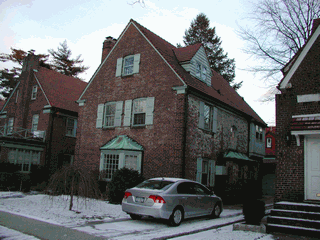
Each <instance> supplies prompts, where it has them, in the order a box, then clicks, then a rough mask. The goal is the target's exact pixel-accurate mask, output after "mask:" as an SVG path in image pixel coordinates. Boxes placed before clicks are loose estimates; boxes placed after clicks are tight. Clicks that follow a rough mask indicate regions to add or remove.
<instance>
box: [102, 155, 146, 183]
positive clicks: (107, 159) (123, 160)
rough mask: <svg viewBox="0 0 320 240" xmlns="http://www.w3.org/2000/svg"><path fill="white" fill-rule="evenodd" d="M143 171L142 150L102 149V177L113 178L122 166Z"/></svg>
mask: <svg viewBox="0 0 320 240" xmlns="http://www.w3.org/2000/svg"><path fill="white" fill-rule="evenodd" d="M124 167H126V168H129V169H133V170H137V171H139V172H140V171H141V152H140V151H127V150H102V153H101V158H100V171H102V172H101V176H102V178H104V179H106V180H111V178H112V175H113V173H114V172H115V171H116V170H118V169H120V168H124Z"/></svg>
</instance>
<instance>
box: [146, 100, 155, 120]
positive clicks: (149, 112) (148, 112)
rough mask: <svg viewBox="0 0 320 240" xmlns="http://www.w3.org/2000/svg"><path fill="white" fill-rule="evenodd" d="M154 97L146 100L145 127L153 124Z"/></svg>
mask: <svg viewBox="0 0 320 240" xmlns="http://www.w3.org/2000/svg"><path fill="white" fill-rule="evenodd" d="M153 111H154V97H149V98H147V110H146V125H152V124H153Z"/></svg>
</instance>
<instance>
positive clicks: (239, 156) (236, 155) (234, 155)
mask: <svg viewBox="0 0 320 240" xmlns="http://www.w3.org/2000/svg"><path fill="white" fill-rule="evenodd" d="M223 157H224V158H235V159H239V160H246V161H253V162H255V160H252V159H250V158H248V156H247V155H245V154H243V153H239V152H234V151H228V152H225V153H224V155H223Z"/></svg>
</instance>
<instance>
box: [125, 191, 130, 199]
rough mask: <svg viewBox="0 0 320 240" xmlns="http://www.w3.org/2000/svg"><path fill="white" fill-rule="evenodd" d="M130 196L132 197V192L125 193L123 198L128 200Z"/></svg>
mask: <svg viewBox="0 0 320 240" xmlns="http://www.w3.org/2000/svg"><path fill="white" fill-rule="evenodd" d="M130 196H132V194H131V192H125V193H124V196H123V198H124V199H127V198H128V197H130Z"/></svg>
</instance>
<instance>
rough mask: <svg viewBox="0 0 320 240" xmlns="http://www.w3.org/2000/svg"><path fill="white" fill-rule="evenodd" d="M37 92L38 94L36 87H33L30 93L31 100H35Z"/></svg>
mask: <svg viewBox="0 0 320 240" xmlns="http://www.w3.org/2000/svg"><path fill="white" fill-rule="evenodd" d="M37 92H38V85H33V86H32V92H31V100H36V99H37Z"/></svg>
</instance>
